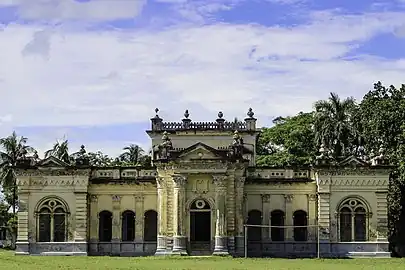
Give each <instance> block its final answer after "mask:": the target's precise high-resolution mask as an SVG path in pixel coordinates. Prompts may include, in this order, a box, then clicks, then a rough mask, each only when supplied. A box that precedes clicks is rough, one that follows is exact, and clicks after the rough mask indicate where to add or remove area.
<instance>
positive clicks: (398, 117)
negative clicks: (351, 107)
mask: <svg viewBox="0 0 405 270" xmlns="http://www.w3.org/2000/svg"><path fill="white" fill-rule="evenodd" d="M354 121H355V122H356V123H357V129H359V130H360V131H361V133H362V136H363V140H364V144H365V146H366V149H368V151H369V152H371V151H374V152H376V151H378V148H379V147H381V146H383V147H384V149H386V154H387V155H389V157H390V158H391V160H392V161H394V162H398V161H399V158H401V156H399V155H398V154H399V153H398V152H397V150H398V147H399V145H400V144H401V143H402V142H403V126H402V124H403V123H405V85H402V86H401V87H400V88H395V87H394V86H390V87H385V86H383V85H382V84H381V82H377V83H376V84H374V90H372V91H370V92H368V93H367V94H366V95H365V96H364V98H363V100H362V102H361V104H360V106H359V109H358V111H357V112H356V115H355V116H354Z"/></svg>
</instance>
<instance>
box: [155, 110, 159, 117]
mask: <svg viewBox="0 0 405 270" xmlns="http://www.w3.org/2000/svg"><path fill="white" fill-rule="evenodd" d="M155 113H156V117H159V115H158V113H159V108H156V109H155Z"/></svg>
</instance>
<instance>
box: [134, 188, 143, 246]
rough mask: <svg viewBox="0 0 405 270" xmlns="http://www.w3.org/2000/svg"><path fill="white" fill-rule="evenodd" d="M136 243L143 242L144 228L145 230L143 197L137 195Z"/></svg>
mask: <svg viewBox="0 0 405 270" xmlns="http://www.w3.org/2000/svg"><path fill="white" fill-rule="evenodd" d="M134 197H135V241H136V242H143V228H144V221H145V216H144V209H143V201H144V197H143V195H135V196H134Z"/></svg>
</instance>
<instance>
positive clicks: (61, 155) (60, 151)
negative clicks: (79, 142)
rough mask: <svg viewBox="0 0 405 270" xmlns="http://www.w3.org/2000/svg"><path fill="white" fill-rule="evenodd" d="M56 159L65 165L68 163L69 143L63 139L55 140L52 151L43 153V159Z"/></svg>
mask: <svg viewBox="0 0 405 270" xmlns="http://www.w3.org/2000/svg"><path fill="white" fill-rule="evenodd" d="M51 156H53V157H56V158H58V159H60V160H62V161H64V162H66V163H70V156H69V141H68V140H67V139H64V140H63V141H59V140H57V141H56V143H55V144H54V145H53V147H52V149H49V150H48V151H46V152H45V158H48V157H51Z"/></svg>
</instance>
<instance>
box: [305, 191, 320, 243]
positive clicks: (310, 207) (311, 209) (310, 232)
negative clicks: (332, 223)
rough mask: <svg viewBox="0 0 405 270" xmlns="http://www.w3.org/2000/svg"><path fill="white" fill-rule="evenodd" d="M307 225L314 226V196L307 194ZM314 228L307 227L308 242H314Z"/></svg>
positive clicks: (315, 231)
mask: <svg viewBox="0 0 405 270" xmlns="http://www.w3.org/2000/svg"><path fill="white" fill-rule="evenodd" d="M307 198H308V213H307V214H308V225H316V219H317V216H316V212H317V211H316V194H308V195H307ZM317 231H318V230H317V228H316V227H309V229H308V240H309V241H315V240H316V234H317Z"/></svg>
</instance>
